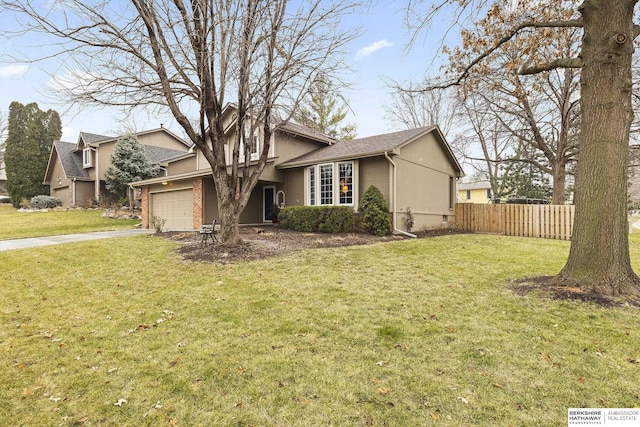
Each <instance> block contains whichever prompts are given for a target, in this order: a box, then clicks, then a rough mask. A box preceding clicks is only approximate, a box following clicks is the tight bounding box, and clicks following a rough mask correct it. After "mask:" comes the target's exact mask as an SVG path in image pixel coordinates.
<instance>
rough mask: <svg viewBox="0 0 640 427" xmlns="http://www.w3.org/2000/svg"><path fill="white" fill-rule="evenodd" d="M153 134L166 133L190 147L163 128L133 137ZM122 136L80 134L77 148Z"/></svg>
mask: <svg viewBox="0 0 640 427" xmlns="http://www.w3.org/2000/svg"><path fill="white" fill-rule="evenodd" d="M154 132H164V133H167V134H169V135H171V136H172V137H173V138H175V139H176V140H178V141H180V142H181V143H182V144H184V146H185V147H187V148H189V147H191V145H192V144H190V143H189V142H187V141H185V140H184V139H182V138H180V137H179V136H177V135H176V134H174V133H173V132H171V131H170V130H169V129H167V128H165V127H160V128H157V129H151V130H145V131H142V132H136V133H134V134H133V135H135V136H136V137H137V136H140V135H147V134H150V133H154ZM123 136H124V135H119V136H107V135H98V134H95V133H88V132H80V134H79V136H78V144H77V145H78V148H79V149H80V148H83V147H80V141H84V143H85V144H87V145H89V144H103V143H105V142H112V141H117V140H118V139H120V138H122V137H123Z"/></svg>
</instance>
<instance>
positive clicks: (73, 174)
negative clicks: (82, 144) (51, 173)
mask: <svg viewBox="0 0 640 427" xmlns="http://www.w3.org/2000/svg"><path fill="white" fill-rule="evenodd" d="M53 148H54V150H55V151H56V153H57V154H58V158H59V159H60V163H61V164H62V169H63V170H64V174H65V176H66V177H67V178H89V173H88V172H87V171H86V169H84V168H83V167H82V152H80V151H76V144H73V143H71V142H64V141H54V143H53ZM49 161H51V160H49ZM47 169H49V168H47Z"/></svg>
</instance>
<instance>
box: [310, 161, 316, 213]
mask: <svg viewBox="0 0 640 427" xmlns="http://www.w3.org/2000/svg"><path fill="white" fill-rule="evenodd" d="M309 205H311V206H315V205H316V168H315V166H311V167H310V168H309Z"/></svg>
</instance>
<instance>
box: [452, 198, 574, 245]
mask: <svg viewBox="0 0 640 427" xmlns="http://www.w3.org/2000/svg"><path fill="white" fill-rule="evenodd" d="M574 211H575V207H574V206H572V205H512V204H495V205H491V204H475V203H456V228H459V229H462V230H466V231H472V232H477V233H495V234H504V235H507V236H523V237H540V238H544V239H561V240H570V239H571V230H572V229H573V215H574Z"/></svg>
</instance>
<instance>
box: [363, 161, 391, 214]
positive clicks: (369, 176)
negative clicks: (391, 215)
mask: <svg viewBox="0 0 640 427" xmlns="http://www.w3.org/2000/svg"><path fill="white" fill-rule="evenodd" d="M390 168H391V164H390V163H389V161H388V160H387V159H386V158H384V157H371V158H367V159H362V160H360V165H359V169H360V176H359V184H358V193H359V194H360V195H362V194H364V192H365V191H367V189H368V188H369V187H370V186H372V185H375V186H376V187H377V188H378V190H380V192H381V193H382V195H383V196H384V198H385V200H386V201H387V203H388V204H389V209H391V202H392V201H391V197H390V194H391V193H390V192H391V189H390V187H389V185H390V184H391V178H390ZM359 202H360V201H359V200H356V205H357V204H358V203H359Z"/></svg>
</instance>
